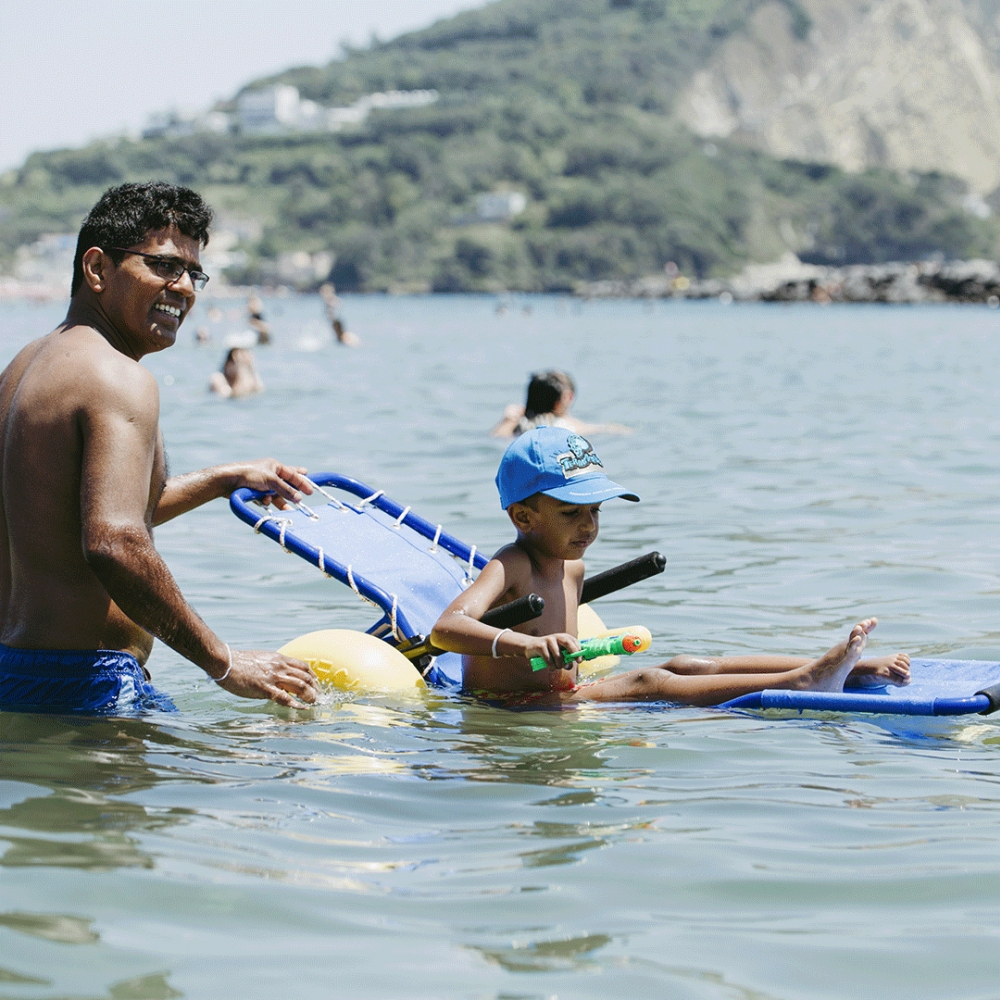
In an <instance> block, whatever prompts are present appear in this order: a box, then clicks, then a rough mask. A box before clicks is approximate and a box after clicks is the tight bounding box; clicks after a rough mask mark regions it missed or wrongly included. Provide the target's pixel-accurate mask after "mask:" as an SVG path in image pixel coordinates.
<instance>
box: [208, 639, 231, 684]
mask: <svg viewBox="0 0 1000 1000" xmlns="http://www.w3.org/2000/svg"><path fill="white" fill-rule="evenodd" d="M223 645H224V646H225V647H226V655H227V656H228V657H229V666H228V667H226V672H225V673H224V674H223V675H222V676H221V677H213V678H212V680H213V681H215V683H216V684H221V683H222V682H223V681H224V680H225V679H226V678H227V677H228V676H229V672H230V671H231V670H232V669H233V651H232V650H231V649H230V648H229V643H228V642H226V643H223Z"/></svg>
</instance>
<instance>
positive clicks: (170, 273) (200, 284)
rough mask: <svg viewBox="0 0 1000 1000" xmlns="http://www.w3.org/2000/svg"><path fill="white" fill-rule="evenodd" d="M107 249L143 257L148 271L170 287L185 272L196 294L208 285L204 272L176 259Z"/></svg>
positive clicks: (120, 249)
mask: <svg viewBox="0 0 1000 1000" xmlns="http://www.w3.org/2000/svg"><path fill="white" fill-rule="evenodd" d="M108 249H109V250H117V251H118V252H119V253H131V254H135V255H136V257H145V258H146V262H147V266H148V267H149V269H150V270H151V271H154V272H155V273H156V274H157V276H158V277H160V278H165V279H167V284H170V285H172V284H173V283H174V282H175V281H180V279H181V276H182V275H183V274H184V272H185V271H187V273H188V274H189V275H191V284H192V285H194V290H195V291H196V292H200V291H201V290H202V289H203V288H204V287H205V286H206V285H207V284H208V275H207V274H205V272H204V271H198V270H196V269H195V268H193V267H187V266H185V264H184V261H182V260H179V259H178V258H177V257H159V256H157V255H156V254H155V253H143V252H142V251H141V250H126V249H125V247H108Z"/></svg>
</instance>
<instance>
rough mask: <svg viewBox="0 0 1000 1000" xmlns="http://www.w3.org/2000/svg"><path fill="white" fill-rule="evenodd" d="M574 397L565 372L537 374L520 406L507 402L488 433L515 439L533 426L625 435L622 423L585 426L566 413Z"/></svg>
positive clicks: (572, 386) (627, 429)
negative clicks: (499, 417)
mask: <svg viewBox="0 0 1000 1000" xmlns="http://www.w3.org/2000/svg"><path fill="white" fill-rule="evenodd" d="M575 398H576V386H575V385H574V383H573V379H571V378H570V377H569V375H567V374H566V373H565V372H561V371H559V370H558V369H552V370H551V371H547V372H537V373H536V374H534V375H532V376H531V380H530V381H529V382H528V395H527V399H525V402H524V406H518V405H517V404H516V403H511V405H510V406H508V407H507V408H506V409H505V410H504V411H503V419H502V420H501V421H500V423H498V424H497V425H496V427H494V428H493V430H491V431H490V434H491V435H492V436H493V437H517V436H518V435H519V434H524V433H525V431H530V430H533V429H534V428H535V427H564V428H566V430H570V431H575V432H576V433H577V434H602V433H603V434H627V433H628V432H629V430H630V428H628V427H625V426H623V425H622V424H585V423H584V422H583V421H582V420H577V419H576V418H575V417H571V416H570V414H569V408H570V407H571V406H572V405H573V400H574V399H575Z"/></svg>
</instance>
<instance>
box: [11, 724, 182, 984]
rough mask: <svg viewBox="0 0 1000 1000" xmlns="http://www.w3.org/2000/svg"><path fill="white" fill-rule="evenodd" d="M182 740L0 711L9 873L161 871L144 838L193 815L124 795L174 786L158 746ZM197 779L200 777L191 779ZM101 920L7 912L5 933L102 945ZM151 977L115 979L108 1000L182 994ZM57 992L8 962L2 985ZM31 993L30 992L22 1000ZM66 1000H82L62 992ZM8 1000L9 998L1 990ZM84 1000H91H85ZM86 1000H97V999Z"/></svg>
mask: <svg viewBox="0 0 1000 1000" xmlns="http://www.w3.org/2000/svg"><path fill="white" fill-rule="evenodd" d="M178 745H182V744H181V741H179V740H177V739H176V738H175V737H173V736H171V735H170V734H168V733H164V732H163V731H162V730H160V729H158V728H156V727H155V726H152V725H149V724H147V723H144V722H142V721H141V720H136V719H113V718H107V719H105V718H81V719H73V718H70V717H65V716H48V715H31V714H20V713H9V712H4V713H0V761H2V762H3V768H2V771H0V780H2V782H3V785H0V788H3V791H4V794H3V799H2V801H3V802H4V805H3V807H2V808H0V839H2V841H3V842H5V843H6V845H7V846H6V850H4V851H3V854H2V856H0V867H3V868H10V869H18V868H31V867H35V866H39V867H49V868H73V869H80V870H85V871H90V872H108V871H113V870H116V869H121V868H152V867H153V865H154V860H153V858H152V857H151V856H150V855H149V854H148V853H146V852H145V851H143V850H142V849H141V847H140V844H139V840H138V838H137V836H136V835H137V834H141V833H144V832H149V831H153V830H163V829H164V828H166V827H169V826H172V825H176V824H177V823H180V822H183V821H184V820H185V819H186V818H187V817H189V816H190V815H192V813H193V810H189V809H177V808H170V809H162V810H156V811H150V810H148V809H146V808H145V807H144V806H142V805H139V804H138V803H135V802H130V801H128V800H127V798H124V796H128V795H130V794H131V793H134V792H140V791H145V790H148V789H150V788H152V787H154V786H155V785H157V784H159V783H161V782H163V781H164V780H174V779H173V776H172V775H170V774H169V773H165V772H164V771H162V770H157V769H154V768H153V767H150V766H149V764H148V762H147V759H146V758H147V754H148V752H149V750H150V748H151V747H156V746H160V747H166V746H169V747H171V748H172V749H176V748H177V746H178ZM187 780H191V776H187ZM94 924H95V921H94V919H92V918H89V917H83V916H79V915H74V914H67V913H46V912H24V911H18V910H8V911H5V912H0V928H5V929H7V930H9V931H14V932H16V933H18V934H23V935H26V936H27V937H29V938H34V939H36V940H39V941H42V942H51V943H54V944H57V945H64V946H80V945H96V944H99V943H100V934H99V933H98V931H97V930H96V929H95V927H94ZM168 975H169V973H162V972H158V973H151V974H147V975H142V976H138V977H132V978H127V979H122V980H120V981H118V982H114V983H112V984H111V985H110V986H109V987H108V988H107V992H106V994H105V996H106V997H107V1000H173V998H176V997H181V996H182V995H183V994H182V993H180V992H178V991H177V990H175V989H174V988H173V987H172V986H170V984H169V983H168V982H167V977H168ZM3 985H10V986H12V987H29V986H34V987H45V986H52V985H53V983H52V981H51V980H49V979H47V978H44V977H40V976H37V975H25V974H23V973H21V972H17V971H14V970H13V969H10V968H7V967H4V966H0V988H2V986H3ZM19 995H23V994H19ZM59 997H60V1000H75V998H74V997H72V996H70V995H67V994H65V993H63V991H61V990H60V992H59ZM0 1000H7V996H6V995H5V994H4V993H3V992H0ZM81 1000H83V998H82V997H81ZM87 1000H93V998H92V997H91V996H90V995H89V994H88V996H87Z"/></svg>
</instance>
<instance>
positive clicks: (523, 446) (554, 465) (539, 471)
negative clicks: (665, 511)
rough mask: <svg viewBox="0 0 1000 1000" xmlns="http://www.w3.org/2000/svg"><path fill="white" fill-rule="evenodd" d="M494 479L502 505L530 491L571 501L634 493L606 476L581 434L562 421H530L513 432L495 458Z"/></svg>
mask: <svg viewBox="0 0 1000 1000" xmlns="http://www.w3.org/2000/svg"><path fill="white" fill-rule="evenodd" d="M496 484H497V489H498V490H499V491H500V506H501V507H503V509H504V510H506V509H507V508H508V507H509V506H510V505H511V504H512V503H520V502H521V501H522V500H527V499H528V497H530V496H534V495H535V494H536V493H544V494H545V495H546V496H547V497H554V498H555V499H556V500H562V501H563V502H564V503H577V504H585V503H601V501H603V500H610V499H611V498H612V497H621V498H622V499H623V500H635V501H637V500H638V499H639V498H638V497H637V496H636V495H635V494H634V493H629V491H628V490H627V489H625V487H624V486H619V485H618V484H617V483H613V482H612V481H611V480H610V479H608V477H607V475H606V474H605V472H604V463H603V462H602V461H601V460H600V459H599V458H598V457H597V452H595V451H594V446H593V445H592V444H591V443H590V442H589V441H588V440H587V439H586V438H585V437H581V436H580V435H579V434H576V433H575V432H574V431H569V430H566V429H565V428H563V427H536V428H535V429H534V430H532V431H528V433H527V434H522V435H521V436H520V437H518V438H515V439H514V441H513V442H512V443H511V445H510V447H509V448H508V449H507V450H506V451H505V452H504V456H503V458H502V459H501V460H500V468H499V469H497V478H496Z"/></svg>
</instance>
